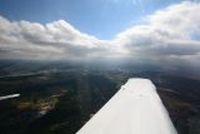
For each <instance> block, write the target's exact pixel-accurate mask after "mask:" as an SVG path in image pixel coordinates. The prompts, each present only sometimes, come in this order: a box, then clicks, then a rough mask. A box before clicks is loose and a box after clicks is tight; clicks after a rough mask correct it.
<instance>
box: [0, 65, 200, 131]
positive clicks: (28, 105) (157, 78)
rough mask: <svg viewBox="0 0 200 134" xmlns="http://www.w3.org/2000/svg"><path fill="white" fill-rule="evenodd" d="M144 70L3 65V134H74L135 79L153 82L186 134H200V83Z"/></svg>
mask: <svg viewBox="0 0 200 134" xmlns="http://www.w3.org/2000/svg"><path fill="white" fill-rule="evenodd" d="M150 70H151V69H149V68H147V67H146V68H145V67H144V66H143V67H142V66H141V67H140V66H131V65H129V66H117V65H115V66H114V65H110V66H90V65H89V64H75V63H58V62H56V63H54V62H45V63H44V62H23V61H1V64H0V96H4V95H8V94H15V93H20V94H21V96H20V97H19V98H13V99H10V100H4V101H0V109H1V110H0V130H1V133H2V134H13V133H15V134H27V133H29V134H60V133H66V134H74V133H75V132H76V131H77V130H78V129H80V127H81V126H82V125H83V124H84V123H85V122H86V121H87V120H89V119H90V118H91V117H92V115H93V114H94V113H95V112H96V111H98V110H99V109H100V108H101V107H102V106H103V105H104V104H105V103H106V102H107V101H108V100H109V99H110V98H111V97H112V96H113V95H114V94H115V93H116V91H117V90H119V89H120V86H121V85H122V84H124V83H125V82H126V81H127V79H128V78H130V77H145V78H150V79H151V80H152V81H153V82H154V83H155V85H156V86H157V89H158V93H159V95H160V97H161V99H162V100H163V102H164V104H165V106H166V108H167V109H168V111H169V113H170V116H171V118H172V120H173V123H174V125H175V127H176V128H177V130H178V132H179V133H180V134H198V133H200V81H199V80H195V79H191V78H190V77H187V76H186V77H180V75H179V74H170V73H166V72H161V71H160V70H157V71H150Z"/></svg>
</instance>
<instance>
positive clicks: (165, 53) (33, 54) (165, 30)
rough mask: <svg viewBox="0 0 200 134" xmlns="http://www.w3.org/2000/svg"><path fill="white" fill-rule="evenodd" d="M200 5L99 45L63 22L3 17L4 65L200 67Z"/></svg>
mask: <svg viewBox="0 0 200 134" xmlns="http://www.w3.org/2000/svg"><path fill="white" fill-rule="evenodd" d="M199 11H200V4H199V3H198V2H182V3H179V4H176V5H171V6H169V7H167V8H165V9H162V10H159V11H156V12H155V13H153V14H152V15H149V16H146V17H144V20H143V21H142V22H141V24H140V25H135V26H133V27H130V28H128V29H127V30H125V31H123V32H121V33H119V34H117V35H116V36H115V37H114V38H113V39H112V40H100V39H98V38H96V37H95V36H92V35H88V34H86V33H82V32H80V31H79V30H77V29H76V28H74V27H73V26H72V25H70V24H69V23H67V22H66V21H64V20H59V21H55V22H51V23H48V24H45V25H43V24H40V23H33V22H28V21H17V22H15V21H13V22H12V21H9V20H8V19H6V18H4V17H0V58H1V59H67V60H68V59H69V60H71V59H79V60H85V59H90V58H93V59H95V58H121V57H129V58H131V59H133V60H134V59H137V60H142V59H146V60H150V61H151V60H152V61H154V62H155V61H156V62H160V61H163V60H164V61H170V62H172V61H173V62H174V63H176V61H180V60H181V61H186V62H187V61H188V62H190V61H193V63H194V64H200V63H199V61H198V59H199V57H200V39H199V38H198V37H200V14H198V12H199Z"/></svg>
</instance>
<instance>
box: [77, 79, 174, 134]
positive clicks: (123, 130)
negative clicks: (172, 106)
mask: <svg viewBox="0 0 200 134" xmlns="http://www.w3.org/2000/svg"><path fill="white" fill-rule="evenodd" d="M77 134H177V132H176V129H175V127H174V126H173V124H172V121H171V119H170V117H169V114H168V112H167V110H166V108H165V107H164V105H163V103H162V101H161V99H160V97H159V96H158V94H157V91H156V87H155V86H154V84H153V83H152V82H151V81H150V80H148V79H141V78H132V79H129V80H128V81H127V83H126V84H125V85H123V86H122V87H121V89H120V90H119V91H118V92H117V93H116V94H115V95H114V96H113V97H112V98H111V99H110V100H109V101H108V102H107V103H106V104H105V105H104V106H103V107H102V108H101V109H100V110H99V111H98V112H97V113H96V114H95V115H94V116H93V117H92V118H91V119H90V120H89V121H88V122H87V123H86V124H85V125H84V126H83V127H82V128H81V129H80V130H79V131H78V132H77Z"/></svg>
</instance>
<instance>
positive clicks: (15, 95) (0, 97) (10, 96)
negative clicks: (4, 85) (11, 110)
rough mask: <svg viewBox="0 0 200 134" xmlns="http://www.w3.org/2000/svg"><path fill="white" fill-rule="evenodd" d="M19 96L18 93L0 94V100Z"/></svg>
mask: <svg viewBox="0 0 200 134" xmlns="http://www.w3.org/2000/svg"><path fill="white" fill-rule="evenodd" d="M19 96H20V94H10V95H5V96H0V101H2V100H7V99H11V98H16V97H19Z"/></svg>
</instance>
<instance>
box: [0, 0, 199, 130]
mask: <svg viewBox="0 0 200 134" xmlns="http://www.w3.org/2000/svg"><path fill="white" fill-rule="evenodd" d="M199 12H200V1H199V0H126V1H123V0H109V1H108V0H73V1H70V0H59V1H54V0H30V1H27V0H0V109H1V111H0V130H1V131H0V133H1V132H2V133H3V134H12V133H15V134H27V133H29V134H45V133H47V134H57V133H59V134H60V133H66V134H74V133H75V132H77V131H78V130H79V129H80V128H81V127H82V126H83V125H84V124H85V123H86V122H87V121H88V120H89V119H90V118H91V117H92V116H93V115H94V114H95V113H96V112H97V111H98V110H99V109H100V108H101V107H102V106H104V104H105V103H106V102H107V101H108V100H110V98H112V96H113V95H114V94H115V93H117V91H118V90H120V87H121V86H122V85H124V84H125V83H126V81H127V80H128V79H129V78H132V77H142V78H148V79H150V80H152V82H153V83H154V84H155V86H156V87H157V92H158V94H159V96H160V98H161V100H162V101H163V104H164V106H165V107H166V109H167V110H168V112H169V116H170V118H171V120H172V122H173V124H174V126H175V128H176V129H177V132H178V133H179V134H198V133H200V129H199V128H200V99H199V98H200V69H199V68H200V14H199ZM7 98H9V99H7ZM133 108H134V106H133Z"/></svg>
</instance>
